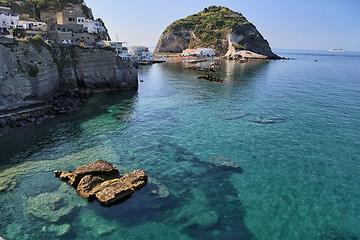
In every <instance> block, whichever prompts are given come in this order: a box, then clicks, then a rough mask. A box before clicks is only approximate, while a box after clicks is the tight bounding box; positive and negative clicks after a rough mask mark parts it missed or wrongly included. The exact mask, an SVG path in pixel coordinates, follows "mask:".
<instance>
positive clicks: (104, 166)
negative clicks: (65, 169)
mask: <svg viewBox="0 0 360 240" xmlns="http://www.w3.org/2000/svg"><path fill="white" fill-rule="evenodd" d="M86 175H92V176H98V177H102V178H103V179H114V178H120V173H119V170H117V168H116V167H115V166H114V165H112V164H111V163H109V162H106V161H104V160H96V161H95V162H93V163H89V164H86V165H83V166H80V167H77V168H75V171H74V172H73V179H71V178H70V180H69V183H70V184H71V185H73V186H75V187H77V185H78V184H79V182H80V180H81V179H82V178H83V177H85V176H86Z"/></svg>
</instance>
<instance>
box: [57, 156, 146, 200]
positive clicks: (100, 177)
mask: <svg viewBox="0 0 360 240" xmlns="http://www.w3.org/2000/svg"><path fill="white" fill-rule="evenodd" d="M54 175H55V177H60V179H61V180H63V181H69V183H70V184H71V185H72V186H74V187H76V188H77V189H76V190H77V192H78V193H79V194H80V195H81V196H83V197H85V198H94V197H96V199H97V200H98V201H99V202H100V203H102V204H104V205H109V204H113V203H115V202H118V201H119V200H123V199H126V198H128V197H130V196H131V195H132V194H133V193H134V192H135V190H139V189H140V188H142V187H143V186H145V184H146V183H147V181H148V176H147V174H146V173H145V172H144V171H142V170H135V171H133V172H131V173H126V174H125V175H124V176H122V177H121V176H120V174H119V171H118V170H117V168H116V167H115V166H114V165H113V164H111V163H109V162H106V161H104V160H97V161H95V162H93V163H89V164H86V165H83V166H80V167H78V168H76V169H75V171H67V172H64V171H58V170H57V171H54Z"/></svg>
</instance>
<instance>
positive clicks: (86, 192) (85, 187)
mask: <svg viewBox="0 0 360 240" xmlns="http://www.w3.org/2000/svg"><path fill="white" fill-rule="evenodd" d="M104 181H105V180H104V179H103V178H101V177H99V176H93V175H86V176H85V177H83V178H82V179H81V180H80V182H79V184H78V186H77V188H76V191H77V192H78V193H79V194H80V195H81V196H83V197H84V198H92V197H95V194H96V193H97V192H98V191H100V190H101V186H100V185H101V183H103V182H104Z"/></svg>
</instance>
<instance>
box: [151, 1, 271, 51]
mask: <svg viewBox="0 0 360 240" xmlns="http://www.w3.org/2000/svg"><path fill="white" fill-rule="evenodd" d="M197 47H210V48H213V49H215V51H216V53H217V54H219V55H225V54H226V53H227V56H228V57H234V56H235V55H236V53H237V52H238V51H241V50H248V51H251V52H254V53H257V54H260V55H263V56H265V57H267V58H278V56H277V55H275V54H274V53H273V52H272V51H271V48H270V46H269V43H268V42H267V41H266V40H265V39H264V37H263V36H262V35H261V33H260V32H259V31H258V30H257V29H256V27H255V26H254V25H253V24H251V23H250V22H249V21H247V20H246V18H245V17H244V16H242V15H241V14H240V13H237V12H234V11H231V10H230V9H228V8H225V7H217V6H211V7H209V8H205V9H204V11H202V12H199V13H197V14H194V15H191V16H188V17H187V18H185V19H180V20H177V21H175V22H174V23H172V24H171V25H170V26H168V27H167V28H166V30H165V31H164V32H163V33H162V35H161V37H160V39H159V41H158V44H157V46H156V49H155V52H175V53H176V52H182V50H184V49H187V48H197Z"/></svg>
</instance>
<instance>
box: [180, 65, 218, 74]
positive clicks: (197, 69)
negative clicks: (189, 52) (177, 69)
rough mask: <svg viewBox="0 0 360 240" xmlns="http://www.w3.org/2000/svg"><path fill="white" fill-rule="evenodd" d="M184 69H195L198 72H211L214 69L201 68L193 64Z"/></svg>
mask: <svg viewBox="0 0 360 240" xmlns="http://www.w3.org/2000/svg"><path fill="white" fill-rule="evenodd" d="M185 69H187V70H196V71H200V72H212V73H214V72H215V70H214V69H213V68H203V67H195V66H191V67H186V68H185Z"/></svg>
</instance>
